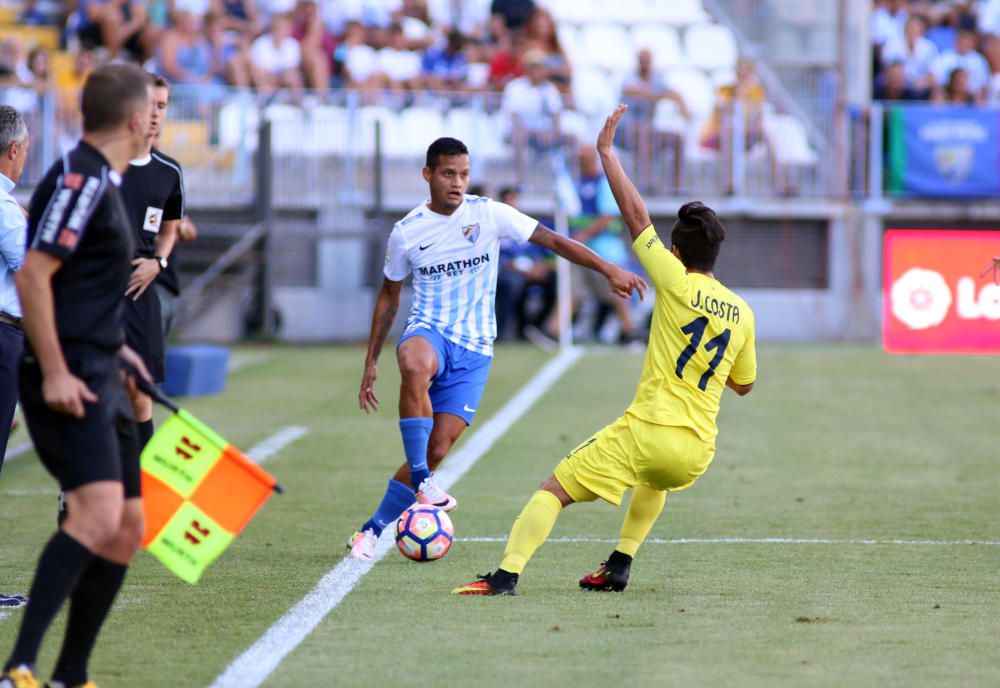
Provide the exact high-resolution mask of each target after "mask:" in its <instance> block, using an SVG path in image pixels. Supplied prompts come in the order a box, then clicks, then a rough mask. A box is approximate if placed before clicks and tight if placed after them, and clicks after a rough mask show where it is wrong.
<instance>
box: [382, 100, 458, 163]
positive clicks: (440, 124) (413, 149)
mask: <svg viewBox="0 0 1000 688" xmlns="http://www.w3.org/2000/svg"><path fill="white" fill-rule="evenodd" d="M446 134H447V130H446V127H445V124H444V118H443V117H442V116H441V113H440V112H439V111H437V110H435V109H434V108H427V107H410V108H407V109H405V110H403V111H402V112H401V113H400V115H399V136H398V139H397V142H396V146H395V147H394V149H393V150H392V151H391V152H390V155H402V156H407V157H412V156H421V155H424V154H425V153H426V152H427V146H429V145H431V142H432V141H434V140H435V139H438V138H441V137H442V136H445V135H446ZM449 135H450V134H449Z"/></svg>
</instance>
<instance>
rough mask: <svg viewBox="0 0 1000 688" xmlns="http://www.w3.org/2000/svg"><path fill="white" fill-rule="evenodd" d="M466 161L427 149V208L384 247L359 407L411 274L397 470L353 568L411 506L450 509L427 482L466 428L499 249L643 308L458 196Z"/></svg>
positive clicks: (597, 266) (484, 360)
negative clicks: (585, 279)
mask: <svg viewBox="0 0 1000 688" xmlns="http://www.w3.org/2000/svg"><path fill="white" fill-rule="evenodd" d="M469 170H470V164H469V151H468V149H467V148H466V147H465V144H463V143H462V142H461V141H458V140H457V139H453V138H441V139H438V140H437V141H434V143H432V144H431V145H430V147H429V148H428V149H427V164H426V167H424V169H423V175H424V179H425V180H426V181H427V185H428V187H429V188H430V199H429V200H428V201H426V202H424V203H422V204H421V205H419V206H418V207H416V208H414V209H413V210H412V211H410V212H409V213H408V214H407V215H406V217H404V218H403V219H402V220H400V221H399V222H397V223H396V225H395V227H393V230H392V234H391V235H390V236H389V246H388V250H387V251H386V257H385V270H384V272H385V279H384V281H383V282H382V289H381V291H380V292H379V295H378V298H377V300H376V302H375V312H374V314H373V315H372V327H371V334H370V335H369V338H368V354H367V356H366V357H365V371H364V376H363V377H362V379H361V390H360V392H359V393H358V401H359V403H360V406H361V409H362V410H363V411H365V412H366V413H368V412H370V411H376V410H378V404H379V400H378V396H377V395H376V394H375V379H376V377H377V376H378V367H377V363H378V358H379V354H381V352H382V346H383V344H385V340H386V337H387V336H388V334H389V330H390V329H391V328H392V323H393V321H394V320H395V317H396V311H397V310H398V309H399V299H400V291H401V289H402V287H403V280H405V279H406V277H407V276H408V275H409V274H411V273H412V274H413V309H412V311H411V313H410V317H409V318H408V319H407V321H406V328H405V330H404V333H403V336H402V337H401V338H400V340H399V343H398V344H397V345H396V359H397V361H398V363H399V372H400V376H401V378H402V384H401V386H400V391H399V429H400V433H401V434H402V437H403V450H404V453H405V454H406V463H404V464H403V465H402V466H400V468H399V470H397V471H396V474H395V475H394V476H393V477H392V479H390V480H389V485H388V487H387V489H386V492H385V496H384V497H383V498H382V502H381V504H380V505H379V507H378V509H377V510H376V511H375V513H374V514H373V515H372V517H371V518H370V519H369V520H368V521H367V522H366V523H365V524H364V525H362V526H361V528H360V529H359V530H358V532H356V533H355V534H354V535H352V536H351V538H350V539H349V540H348V543H347V546H348V548H349V549H350V550H351V556H352V557H354V558H357V559H369V560H370V559H374V552H375V542H376V540H377V539H378V536H379V535H380V534H381V532H382V530H383V529H384V528H385V527H386V526H387V525H388V524H390V523H392V522H393V521H395V520H396V519H397V518H399V515H400V514H401V513H402V512H403V511H404V510H405V509H406V508H407V507H409V506H410V505H411V504H413V502H414V493H416V501H418V502H420V503H422V504H433V505H435V506H438V507H440V508H442V509H444V510H445V511H449V510H451V509H453V508H455V505H456V500H455V498H454V497H452V496H451V495H449V494H448V493H447V492H445V491H444V490H443V489H441V487H440V486H438V485H437V483H436V482H435V481H434V478H433V477H432V474H431V471H433V470H434V469H435V468H436V467H437V465H438V464H439V463H440V462H441V460H442V459H443V458H444V457H445V455H446V454H447V453H448V451H449V450H450V449H451V447H452V445H453V444H454V443H455V441H456V440H457V439H458V436H459V435H461V434H462V431H463V430H465V428H466V427H468V425H469V424H471V423H472V419H473V417H474V416H475V413H476V409H477V408H478V407H479V400H480V399H481V398H482V395H483V390H484V389H485V387H486V379H487V377H488V376H489V370H490V363H491V362H492V360H493V339H494V338H495V337H496V322H495V317H494V300H495V297H496V285H497V270H498V267H499V262H498V261H499V246H500V240H501V239H513V240H516V241H520V242H525V241H531V242H533V243H535V244H538V245H539V246H542V247H544V248H546V249H549V250H550V251H552V252H554V253H556V254H557V255H560V256H562V257H563V258H565V259H566V260H569V261H571V262H573V263H576V264H577V265H581V266H583V267H585V268H590V269H591V270H595V271H597V272H599V273H601V274H602V275H604V276H605V277H606V278H607V280H608V286H609V288H610V289H611V291H612V292H613V293H614V294H616V295H618V296H619V297H621V298H628V297H629V296H630V295H631V294H632V292H633V291H638V292H639V296H640V297H641V296H642V295H643V294H644V293H645V290H646V289H647V285H646V282H645V281H644V280H643V279H642V278H641V277H639V276H638V275H635V274H633V273H631V272H628V271H627V270H623V269H621V268H619V267H617V266H616V265H614V264H612V263H609V262H608V261H606V260H604V259H603V258H601V257H600V256H598V255H597V254H596V253H594V252H593V251H591V250H590V249H588V248H587V247H586V246H584V245H583V244H581V243H579V242H576V241H573V240H572V239H567V238H566V237H563V236H560V235H558V234H556V233H555V232H553V231H552V230H551V229H548V228H547V227H545V226H543V225H541V224H539V223H538V221H537V220H534V219H532V218H530V217H528V216H527V215H524V214H522V213H521V212H519V211H517V210H515V209H514V208H512V207H510V206H509V205H506V204H505V203H499V202H496V201H493V200H491V199H489V198H483V197H479V196H467V195H466V194H465V191H466V189H467V188H468V186H469Z"/></svg>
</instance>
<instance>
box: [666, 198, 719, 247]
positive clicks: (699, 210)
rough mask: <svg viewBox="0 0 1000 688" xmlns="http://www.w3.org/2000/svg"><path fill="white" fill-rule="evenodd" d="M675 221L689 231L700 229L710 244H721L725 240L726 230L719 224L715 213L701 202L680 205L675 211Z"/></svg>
mask: <svg viewBox="0 0 1000 688" xmlns="http://www.w3.org/2000/svg"><path fill="white" fill-rule="evenodd" d="M677 219H678V220H680V221H681V223H682V224H683V225H685V226H686V227H688V228H690V229H695V228H698V229H700V230H701V231H702V232H704V233H705V238H706V239H707V240H708V241H709V243H711V244H721V243H722V242H723V240H725V238H726V229H725V227H723V226H722V223H721V222H719V218H718V216H717V215H716V214H715V211H714V210H712V209H711V208H709V207H708V206H707V205H705V204H704V203H702V202H701V201H691V202H690V203H685V204H684V205H682V206H681V207H680V210H678V211H677Z"/></svg>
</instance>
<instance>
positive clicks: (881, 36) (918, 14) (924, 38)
mask: <svg viewBox="0 0 1000 688" xmlns="http://www.w3.org/2000/svg"><path fill="white" fill-rule="evenodd" d="M871 39H872V46H873V58H874V60H873V72H874V77H875V78H874V97H875V99H876V100H916V101H931V102H935V103H948V104H955V105H1000V0H938V1H933V0H877V1H876V2H875V11H874V13H873V14H872V19H871Z"/></svg>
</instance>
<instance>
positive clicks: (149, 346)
mask: <svg viewBox="0 0 1000 688" xmlns="http://www.w3.org/2000/svg"><path fill="white" fill-rule="evenodd" d="M125 342H126V343H127V344H128V345H129V346H130V347H132V348H133V349H135V352H136V353H137V354H139V356H141V357H142V362H143V363H145V364H146V368H148V369H149V374H150V375H152V376H153V381H154V382H163V378H164V364H163V314H162V313H161V312H160V297H159V295H158V294H157V293H156V287H155V286H154V285H152V284H151V285H149V288H147V289H146V291H145V292H143V294H142V296H140V297H139V300H138V301H133V300H132V297H131V296H129V297H128V298H126V299H125Z"/></svg>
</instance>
